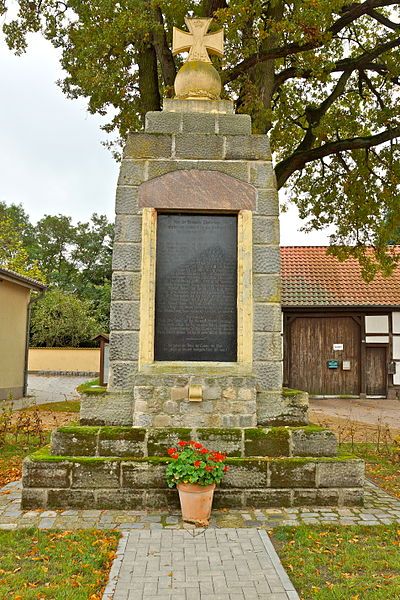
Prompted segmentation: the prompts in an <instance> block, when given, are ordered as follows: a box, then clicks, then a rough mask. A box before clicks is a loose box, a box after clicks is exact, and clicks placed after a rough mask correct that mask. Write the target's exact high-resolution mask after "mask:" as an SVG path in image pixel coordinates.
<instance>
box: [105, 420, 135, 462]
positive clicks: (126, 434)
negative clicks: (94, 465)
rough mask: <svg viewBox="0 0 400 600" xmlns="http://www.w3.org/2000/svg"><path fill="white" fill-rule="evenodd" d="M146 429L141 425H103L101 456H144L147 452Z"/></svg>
mask: <svg viewBox="0 0 400 600" xmlns="http://www.w3.org/2000/svg"><path fill="white" fill-rule="evenodd" d="M145 438H146V429H142V428H139V427H129V428H128V427H124V428H121V427H102V428H101V429H100V433H99V441H98V454H99V456H130V457H137V458H143V457H144V456H146V454H147V445H146V442H145Z"/></svg>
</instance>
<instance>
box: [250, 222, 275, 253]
mask: <svg viewBox="0 0 400 600" xmlns="http://www.w3.org/2000/svg"><path fill="white" fill-rule="evenodd" d="M253 243H254V244H267V245H268V244H274V245H276V246H278V245H279V223H278V221H277V219H276V218H275V217H264V216H262V217H257V216H255V217H254V218H253Z"/></svg>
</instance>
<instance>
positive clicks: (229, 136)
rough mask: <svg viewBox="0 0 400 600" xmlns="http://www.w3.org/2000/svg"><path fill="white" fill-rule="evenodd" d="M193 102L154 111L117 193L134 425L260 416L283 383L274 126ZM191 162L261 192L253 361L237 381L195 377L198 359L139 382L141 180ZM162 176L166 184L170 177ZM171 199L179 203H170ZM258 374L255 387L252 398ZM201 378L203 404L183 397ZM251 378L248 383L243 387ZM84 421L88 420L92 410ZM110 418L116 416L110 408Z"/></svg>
mask: <svg viewBox="0 0 400 600" xmlns="http://www.w3.org/2000/svg"><path fill="white" fill-rule="evenodd" d="M167 104H168V103H167ZM228 104H229V103H228ZM170 105H171V106H170ZM185 106H187V107H189V106H190V102H189V103H186V104H182V107H181V106H180V108H179V112H171V111H172V110H173V109H174V103H173V102H170V103H169V104H168V108H166V110H165V111H163V112H150V113H148V114H147V115H146V127H145V132H141V133H132V134H129V136H128V140H127V143H126V146H125V149H124V156H123V161H122V165H121V172H120V177H119V181H118V189H117V196H116V215H117V217H116V232H115V245H114V255H113V288H112V310H111V335H110V382H109V390H110V391H111V392H120V393H124V394H132V395H133V396H134V397H133V398H132V401H133V405H132V411H131V412H130V415H131V414H133V424H134V425H140V426H150V425H153V426H169V425H173V424H176V425H179V426H187V425H193V424H194V425H196V426H199V427H200V426H211V425H215V426H226V427H239V426H241V427H244V426H254V425H256V424H257V413H258V412H260V411H258V410H257V400H256V398H255V394H256V391H258V392H262V391H264V390H265V391H275V392H279V391H280V389H281V385H282V368H281V363H282V348H281V343H280V334H281V312H280V272H279V270H280V266H279V249H278V246H279V221H278V195H277V191H276V183H275V177H274V172H273V168H272V162H271V151H270V146H269V140H268V137H267V136H264V135H252V134H251V119H250V117H249V116H248V115H236V114H222V113H218V112H216V113H196V112H190V110H191V108H187V112H184V111H183V109H184V108H185ZM229 106H231V104H229ZM225 109H226V107H225V108H224V110H225ZM230 110H231V108H230ZM187 171H191V172H192V171H193V172H194V171H195V172H201V171H207V172H211V173H219V174H222V175H227V176H229V177H231V178H233V179H231V181H232V184H231V185H234V184H235V182H237V183H239V182H244V183H245V184H246V185H248V186H249V189H253V190H254V193H255V203H254V206H253V209H252V210H253V248H252V254H253V263H252V264H253V266H252V277H253V281H254V295H253V297H254V308H253V310H254V328H253V329H254V365H253V366H254V368H253V369H252V370H251V371H250V372H248V373H247V374H246V375H245V377H237V378H236V379H235V377H233V376H232V377H231V383H230V384H229V385H224V384H223V383H221V382H220V381H218V380H217V379H218V378H215V381H212V382H211V383H206V382H205V379H207V377H206V374H204V377H203V378H202V380H201V381H199V382H198V381H197V380H196V381H194V380H195V379H196V377H194V376H193V373H191V372H190V368H189V369H184V370H183V371H182V372H181V373H180V374H179V376H178V374H177V375H175V376H174V375H170V376H169V377H164V380H163V381H160V380H161V377H157V376H154V377H153V381H151V382H149V383H146V384H142V383H140V382H139V380H141V379H143V376H144V375H143V374H142V373H141V372H138V364H137V363H138V358H139V338H140V319H139V302H140V284H141V274H142V273H141V264H142V260H143V256H141V253H142V252H143V248H142V241H143V240H142V229H141V227H142V224H141V217H142V211H143V207H144V206H146V204H144V205H143V203H142V204H141V203H140V189H141V186H142V184H144V183H146V182H149V181H150V180H154V181H157V178H160V177H162V176H163V175H165V174H167V173H173V172H187ZM210 181H211V180H210ZM159 185H160V186H161V188H162V185H163V184H162V180H161V179H160V184H159ZM218 185H221V184H218ZM241 185H242V184H241ZM251 186H252V188H251ZM175 189H177V188H175ZM237 191H238V193H239V190H237ZM160 193H161V191H160ZM204 193H205V194H207V193H211V195H212V190H211V191H210V190H209V188H208V187H207V189H205V190H204ZM240 195H242V192H240ZM189 196H190V194H186V197H189ZM168 202H170V201H168ZM168 206H169V207H170V209H173V208H174V206H172V205H171V206H170V204H169V203H168ZM165 208H167V207H165ZM216 208H217V206H215V208H214V209H216ZM180 209H182V210H183V209H184V207H182V206H180ZM192 210H193V208H192ZM180 375H182V377H181V379H182V378H183V379H185V382H184V384H182V383H179V381H178V380H179V377H180ZM210 378H213V376H211V377H209V378H208V379H210ZM148 379H149V380H150V379H151V376H150V375H149V377H148ZM200 379H201V378H200ZM167 380H168V383H165V382H166V381H167ZM251 380H252V381H253V391H252V392H251V393H250V392H249V398H248V399H246V400H245V399H244V397H245V396H246V393H247V392H246V390H248V389H249V382H250V381H251ZM194 382H195V383H200V384H201V385H204V392H205V394H204V395H205V398H204V402H203V403H201V405H199V406H197V407H196V406H194V405H190V404H188V403H187V402H182V401H181V399H177V398H176V394H177V393H178V392H177V391H176V390H175V388H179V387H182V386H183V387H184V386H187V385H188V384H190V383H194ZM149 387H152V390H153V395H152V397H151V398H149V396H148V394H149V390H148V389H147V390H143V389H142V388H149ZM242 387H243V389H244V391H243V392H241V396H240V397H239V391H240V388H242ZM163 388H168V389H163ZM212 390H214V397H211V396H212V395H213V392H212ZM143 393H145V394H147V397H146V398H143V397H142V395H143ZM210 394H211V395H210ZM178 396H179V394H178ZM222 407H223V410H221V409H222ZM128 418H129V417H128V412H127V413H126V418H125V420H124V422H126V423H128V422H129V421H128ZM99 419H100V420H101V416H100V417H99ZM83 422H88V421H87V414H86V412H85V411H84V414H83ZM104 422H106V423H107V422H108V421H107V419H106V418H105V419H104ZM119 422H121V419H120V420H119ZM296 422H298V421H296Z"/></svg>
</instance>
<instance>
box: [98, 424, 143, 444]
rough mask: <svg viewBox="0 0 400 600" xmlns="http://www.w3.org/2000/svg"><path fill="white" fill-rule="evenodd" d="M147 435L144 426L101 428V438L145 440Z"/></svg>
mask: <svg viewBox="0 0 400 600" xmlns="http://www.w3.org/2000/svg"><path fill="white" fill-rule="evenodd" d="M145 436H146V429H145V428H144V427H120V426H105V427H101V428H100V439H101V440H130V441H135V442H143V441H144V439H145Z"/></svg>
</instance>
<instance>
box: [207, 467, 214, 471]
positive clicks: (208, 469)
mask: <svg viewBox="0 0 400 600" xmlns="http://www.w3.org/2000/svg"><path fill="white" fill-rule="evenodd" d="M213 468H214V467H211V466H207V467H206V471H212V470H213Z"/></svg>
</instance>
